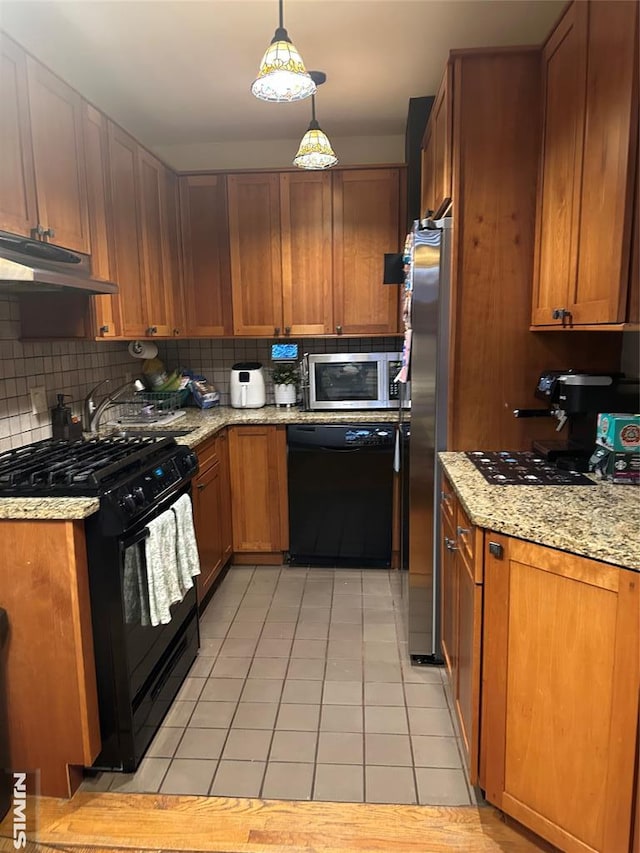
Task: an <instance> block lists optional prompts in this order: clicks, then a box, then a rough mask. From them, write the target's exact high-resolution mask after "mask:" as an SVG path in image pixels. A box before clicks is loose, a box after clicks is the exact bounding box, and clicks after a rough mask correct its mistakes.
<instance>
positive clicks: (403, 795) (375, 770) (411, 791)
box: [365, 766, 417, 805]
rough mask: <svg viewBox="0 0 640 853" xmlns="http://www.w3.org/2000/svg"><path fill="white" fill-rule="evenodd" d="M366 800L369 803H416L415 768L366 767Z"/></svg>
mask: <svg viewBox="0 0 640 853" xmlns="http://www.w3.org/2000/svg"><path fill="white" fill-rule="evenodd" d="M365 800H366V802H367V803H406V804H408V805H411V804H412V803H416V802H417V797H416V786H415V781H414V777H413V768H412V767H378V766H368V767H366V769H365Z"/></svg>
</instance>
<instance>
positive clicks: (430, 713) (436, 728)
mask: <svg viewBox="0 0 640 853" xmlns="http://www.w3.org/2000/svg"><path fill="white" fill-rule="evenodd" d="M408 713H409V729H410V731H411V734H412V735H441V736H444V737H453V736H454V735H455V732H454V730H453V723H452V721H451V715H450V714H449V711H448V710H447V709H446V708H409V709H408Z"/></svg>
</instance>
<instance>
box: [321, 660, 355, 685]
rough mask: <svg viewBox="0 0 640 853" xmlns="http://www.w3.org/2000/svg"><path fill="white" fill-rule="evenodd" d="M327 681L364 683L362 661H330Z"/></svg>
mask: <svg viewBox="0 0 640 853" xmlns="http://www.w3.org/2000/svg"><path fill="white" fill-rule="evenodd" d="M325 677H326V679H327V681H362V661H359V660H328V661H327V669H326V675H325Z"/></svg>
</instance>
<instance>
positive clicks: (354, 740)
mask: <svg viewBox="0 0 640 853" xmlns="http://www.w3.org/2000/svg"><path fill="white" fill-rule="evenodd" d="M316 760H317V761H318V762H319V763H322V764H362V763H363V760H364V754H363V743H362V734H360V732H357V733H356V732H320V735H319V739H318V757H317V759H316Z"/></svg>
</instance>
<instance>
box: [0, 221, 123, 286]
mask: <svg viewBox="0 0 640 853" xmlns="http://www.w3.org/2000/svg"><path fill="white" fill-rule="evenodd" d="M43 236H44V235H43ZM47 236H49V237H54V235H53V234H50V235H47ZM57 291H67V292H69V291H84V292H85V293H117V292H118V287H117V285H115V284H113V283H112V282H110V281H99V280H98V279H95V278H92V277H91V258H90V257H89V256H88V255H82V254H80V253H79V252H70V251H69V250H68V249H63V248H61V247H60V246H55V245H53V244H52V243H44V242H42V241H40V240H29V239H28V238H26V237H20V236H19V235H16V234H9V233H8V232H7V231H0V293H10V294H14V293H15V294H18V293H33V292H48V293H55V292H57Z"/></svg>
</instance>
